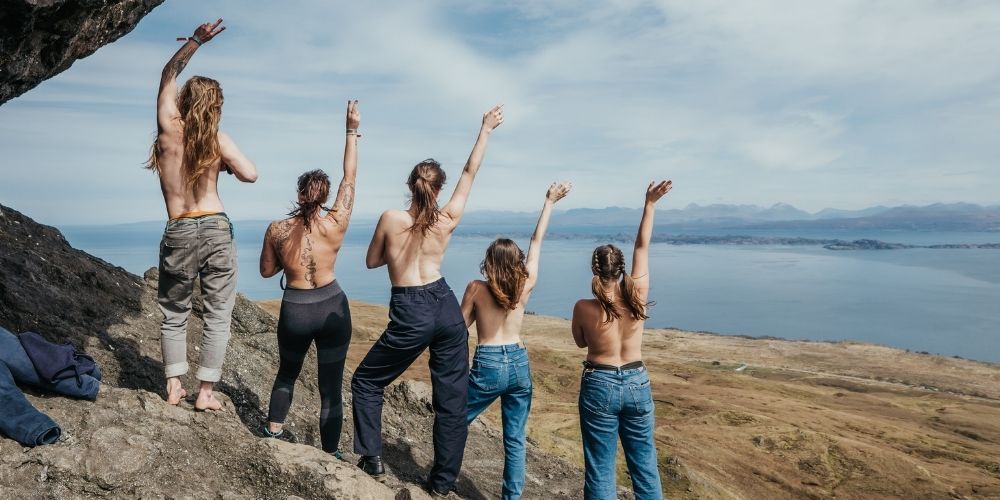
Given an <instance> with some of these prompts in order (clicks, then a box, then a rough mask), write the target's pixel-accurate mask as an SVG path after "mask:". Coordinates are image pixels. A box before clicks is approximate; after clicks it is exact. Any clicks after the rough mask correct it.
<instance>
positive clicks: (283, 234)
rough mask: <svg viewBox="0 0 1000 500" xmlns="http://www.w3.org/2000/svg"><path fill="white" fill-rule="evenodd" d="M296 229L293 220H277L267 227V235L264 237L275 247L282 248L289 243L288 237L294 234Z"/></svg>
mask: <svg viewBox="0 0 1000 500" xmlns="http://www.w3.org/2000/svg"><path fill="white" fill-rule="evenodd" d="M294 227H295V224H294V221H292V219H281V220H276V221H273V222H271V224H270V225H268V226H267V233H266V234H265V235H264V237H265V238H267V239H270V240H271V243H272V244H274V246H275V247H277V248H281V247H282V246H284V244H285V242H286V241H288V237H289V235H291V234H292V229H293V228H294Z"/></svg>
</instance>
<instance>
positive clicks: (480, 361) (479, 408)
mask: <svg viewBox="0 0 1000 500" xmlns="http://www.w3.org/2000/svg"><path fill="white" fill-rule="evenodd" d="M498 397H499V398H500V405H501V406H500V409H501V415H502V418H503V448H504V460H503V496H502V497H501V498H504V499H509V498H520V497H521V491H522V490H523V489H524V455H525V446H524V441H525V427H526V426H527V423H528V412H529V411H531V368H530V367H529V366H528V350H527V349H525V348H524V347H523V346H521V345H519V344H509V345H481V346H478V347H476V354H475V356H473V358H472V370H471V371H470V372H469V414H468V421H469V423H470V424H471V423H472V421H473V420H475V419H476V417H477V416H479V414H480V413H482V412H483V410H485V409H486V408H487V407H488V406H489V405H490V404H491V403H493V401H495V400H496V399H497V398H498Z"/></svg>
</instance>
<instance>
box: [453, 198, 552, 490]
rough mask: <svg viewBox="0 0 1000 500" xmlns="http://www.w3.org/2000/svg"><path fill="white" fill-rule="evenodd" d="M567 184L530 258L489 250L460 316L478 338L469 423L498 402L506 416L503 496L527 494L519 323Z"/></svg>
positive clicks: (546, 212)
mask: <svg viewBox="0 0 1000 500" xmlns="http://www.w3.org/2000/svg"><path fill="white" fill-rule="evenodd" d="M571 187H572V185H571V184H570V183H568V182H562V183H558V184H556V183H553V184H552V185H551V186H549V190H548V191H547V192H546V193H545V204H544V205H543V206H542V213H541V215H539V217H538V224H537V225H536V226H535V232H534V234H532V235H531V244H530V245H529V246H528V257H527V259H525V256H524V252H522V251H521V249H520V248H519V247H518V246H517V244H516V243H514V242H513V241H511V240H509V239H507V238H499V239H497V240H496V241H494V242H493V243H491V244H490V246H489V248H488V249H486V258H485V259H483V263H482V264H481V265H480V266H479V270H480V272H482V273H483V277H484V278H486V280H485V281H480V280H475V281H472V282H470V283H469V286H468V287H466V289H465V297H463V298H462V315H463V316H464V317H465V324H466V326H472V324H473V323H476V332H477V334H478V336H479V339H478V345H477V346H476V354H475V356H473V358H472V370H471V371H470V373H469V401H468V406H469V409H468V417H467V420H468V423H470V424H471V423H472V421H473V420H475V419H476V417H477V416H479V414H480V413H482V412H483V410H485V409H486V408H487V407H489V405H490V404H492V403H493V401H496V399H497V398H500V401H501V405H502V406H501V409H502V412H503V445H504V453H505V455H504V462H503V492H502V495H501V498H504V499H516V498H520V497H521V491H522V490H523V489H524V455H525V447H524V440H525V426H526V425H527V423H528V412H529V411H530V410H531V369H530V368H529V366H528V351H527V349H525V347H524V344H523V343H521V321H522V320H523V319H524V308H525V306H526V305H527V303H528V297H529V296H530V295H531V291H532V290H534V288H535V283H536V282H537V281H538V261H539V258H540V257H541V253H542V238H544V237H545V230H546V228H547V227H548V225H549V217H550V216H551V215H552V206H553V205H555V203H556V202H557V201H559V200H561V199H563V197H565V196H566V195H567V194H568V193H569V190H570V188H571Z"/></svg>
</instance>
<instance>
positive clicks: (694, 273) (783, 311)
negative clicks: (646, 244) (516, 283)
mask: <svg viewBox="0 0 1000 500" xmlns="http://www.w3.org/2000/svg"><path fill="white" fill-rule="evenodd" d="M265 227H266V224H265V223H263V222H242V223H240V222H238V223H237V224H236V228H237V229H236V236H237V244H238V251H239V262H240V269H241V271H242V272H241V275H240V283H239V289H240V291H242V292H243V293H245V294H246V295H247V296H249V297H250V298H253V299H270V298H280V297H281V290H280V289H279V287H278V278H277V277H275V278H271V279H263V278H261V277H260V275H259V274H258V273H257V258H258V255H259V252H260V246H261V240H262V235H263V233H264V229H265ZM531 229H532V228H531V227H525V228H494V229H491V230H489V232H501V231H514V232H519V233H526V232H527V231H530V230H531ZM607 229H608V228H576V230H578V231H581V232H584V231H586V232H588V233H592V234H604V233H612V232H614V233H616V232H618V231H617V230H614V231H609V230H607ZM470 230H471V231H477V232H478V231H482V232H486V231H485V230H484V229H483V228H471V229H470ZM161 231H162V226H161V225H156V224H135V225H121V226H91V227H81V226H77V227H68V228H64V233H65V234H66V237H67V239H69V241H70V243H71V244H73V246H75V247H77V248H80V249H82V250H84V251H87V252H89V253H92V254H94V255H97V256H98V257H101V258H102V259H104V260H107V261H109V262H111V263H114V264H116V265H119V266H122V267H124V268H125V269H127V270H129V271H131V272H133V273H137V274H142V273H143V272H144V271H145V270H146V269H148V268H150V267H153V266H155V265H156V262H157V249H158V243H159V238H160V233H161ZM629 231H630V232H631V229H630V230H629ZM371 232H372V226H371V225H368V224H356V225H352V227H351V229H350V231H349V233H348V237H347V241H346V242H345V245H344V248H343V250H342V251H341V254H340V257H339V262H338V265H337V277H338V279H339V280H340V282H341V285H342V286H343V287H344V289H345V290H347V293H348V295H349V296H350V297H351V298H353V299H359V300H364V301H369V302H376V303H383V304H384V303H387V302H388V298H389V280H388V277H387V275H386V271H385V269H384V268H382V269H376V270H367V269H365V266H364V255H365V251H366V249H367V244H368V239H369V238H370V236H371ZM683 233H684V234H699V232H696V231H684V232H683ZM727 233H732V234H754V235H767V236H803V237H808V238H842V239H856V238H874V239H880V240H883V241H889V242H899V243H913V244H935V243H986V242H996V241H1000V234H997V233H920V232H903V231H900V232H878V233H875V232H871V233H869V232H859V231H854V232H829V231H827V232H799V233H794V234H788V233H787V232H768V231H762V230H757V231H753V232H750V231H736V232H725V231H723V232H719V231H714V232H712V231H705V232H700V234H722V235H724V234H727ZM489 242H490V238H485V237H455V238H454V239H453V240H452V243H451V246H450V248H449V250H448V254H447V257H446V259H445V264H444V270H443V272H444V275H445V276H446V277H447V279H448V281H449V283H450V284H451V285H452V288H454V289H455V292H456V294H458V295H459V297H461V293H462V291H463V290H464V287H465V284H466V283H467V282H468V281H469V280H471V279H475V278H477V277H478V267H479V261H480V260H481V259H482V255H483V252H484V251H485V249H486V246H487V245H488V244H489ZM527 243H528V242H527V238H521V239H520V240H519V241H518V244H520V245H521V246H522V248H524V249H525V250H527ZM595 243H596V240H593V241H592V240H589V239H580V240H549V241H546V242H545V245H544V247H543V248H544V249H543V253H542V267H541V276H540V278H539V283H538V287H537V288H536V291H535V293H534V294H533V295H532V298H531V302H530V303H529V305H528V309H529V310H530V311H534V312H537V313H539V314H545V315H552V316H560V317H569V316H570V314H571V313H572V310H573V304H574V302H575V301H576V300H577V299H579V298H584V297H588V296H589V294H590V277H591V275H590V252H591V251H592V250H593V248H594V246H595ZM624 250H626V255H628V256H631V252H630V249H624ZM651 273H652V279H653V289H652V293H651V295H652V296H651V298H652V299H653V300H655V301H656V303H657V304H656V306H655V307H654V308H653V309H652V310H651V315H652V318H651V319H650V320H649V322H648V323H647V324H648V325H649V326H653V327H667V326H672V327H678V328H683V329H688V330H703V331H711V332H717V333H723V334H745V335H772V336H776V337H784V338H790V339H811V340H841V339H853V340H861V341H866V342H873V343H877V344H883V345H889V346H894V347H899V348H906V349H911V350H914V351H929V352H932V353H940V354H945V355H959V356H962V357H966V358H971V359H979V360H983V361H991V362H1000V250H974V249H970V250H922V249H914V250H892V251H845V252H837V251H830V250H825V249H822V248H820V247H770V246H724V245H692V246H669V245H654V246H653V248H652V250H651ZM566 334H567V335H569V332H568V331H567V332H566Z"/></svg>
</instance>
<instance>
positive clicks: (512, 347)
mask: <svg viewBox="0 0 1000 500" xmlns="http://www.w3.org/2000/svg"><path fill="white" fill-rule="evenodd" d="M526 350H527V348H526V347H524V342H518V343H516V344H502V345H477V346H476V352H504V353H506V352H518V351H526Z"/></svg>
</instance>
